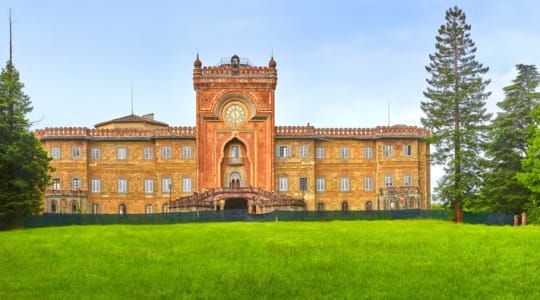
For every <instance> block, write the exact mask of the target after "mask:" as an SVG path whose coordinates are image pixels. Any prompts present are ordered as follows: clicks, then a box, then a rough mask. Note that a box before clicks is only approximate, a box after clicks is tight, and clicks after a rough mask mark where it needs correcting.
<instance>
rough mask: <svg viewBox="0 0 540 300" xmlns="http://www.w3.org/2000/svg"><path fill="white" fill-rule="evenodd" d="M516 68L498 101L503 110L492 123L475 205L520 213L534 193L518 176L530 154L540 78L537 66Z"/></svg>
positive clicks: (523, 65) (481, 208) (482, 208)
mask: <svg viewBox="0 0 540 300" xmlns="http://www.w3.org/2000/svg"><path fill="white" fill-rule="evenodd" d="M516 69H517V71H518V75H517V77H516V78H515V79H514V80H513V81H512V84H511V85H509V86H506V87H504V89H503V90H504V93H505V98H504V100H502V101H501V102H498V103H497V106H498V107H499V108H500V109H501V112H499V113H498V114H497V117H496V118H495V119H494V120H493V122H492V123H491V125H490V126H489V133H488V138H489V143H488V144H487V147H486V155H487V157H488V159H489V160H488V169H487V171H486V172H485V173H484V183H483V186H482V190H481V193H480V196H481V197H480V199H479V202H478V203H477V204H476V208H477V209H480V210H485V211H495V212H501V213H511V214H518V213H521V212H523V211H525V210H526V209H527V206H528V205H529V203H530V197H531V192H530V190H529V189H528V188H527V187H526V186H524V185H523V184H522V183H521V182H520V181H518V178H517V176H516V175H517V174H518V173H519V172H522V165H521V160H523V159H525V158H526V157H527V151H528V141H529V140H530V139H531V138H532V135H533V133H534V131H535V130H534V128H535V127H536V124H537V122H536V121H535V118H534V116H533V111H534V108H535V107H536V105H537V104H538V101H539V100H540V93H537V92H536V88H537V87H538V84H539V80H540V77H539V74H538V70H537V68H536V66H534V65H525V64H518V65H517V66H516Z"/></svg>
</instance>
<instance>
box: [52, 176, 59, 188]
mask: <svg viewBox="0 0 540 300" xmlns="http://www.w3.org/2000/svg"><path fill="white" fill-rule="evenodd" d="M52 182H53V184H52V189H53V190H59V189H60V178H53V180H52Z"/></svg>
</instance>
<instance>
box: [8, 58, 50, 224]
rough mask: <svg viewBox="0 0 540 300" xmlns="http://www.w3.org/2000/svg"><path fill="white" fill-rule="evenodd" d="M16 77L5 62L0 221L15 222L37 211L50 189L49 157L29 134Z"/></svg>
mask: <svg viewBox="0 0 540 300" xmlns="http://www.w3.org/2000/svg"><path fill="white" fill-rule="evenodd" d="M23 87H24V85H23V84H22V83H21V81H20V79H19V73H18V72H17V70H16V69H15V67H14V66H13V63H12V61H11V60H10V61H8V62H7V64H6V66H5V68H3V69H2V72H1V73H0V220H2V221H3V222H7V224H8V226H13V225H14V224H15V223H16V221H17V220H19V219H20V218H23V217H25V216H28V215H30V214H34V213H37V212H39V211H40V207H41V202H42V200H43V195H44V192H45V190H46V189H47V186H48V185H49V181H50V176H49V172H50V171H51V167H50V166H49V161H50V159H49V157H48V155H47V152H46V151H45V150H43V148H42V145H41V142H40V141H39V140H38V139H37V138H36V137H35V136H34V134H33V133H32V132H31V131H30V122H29V121H28V119H26V114H27V113H28V112H30V111H31V110H32V107H31V102H30V98H29V97H28V96H27V95H26V94H24V92H23Z"/></svg>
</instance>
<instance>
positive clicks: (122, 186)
mask: <svg viewBox="0 0 540 300" xmlns="http://www.w3.org/2000/svg"><path fill="white" fill-rule="evenodd" d="M117 185H118V186H117V191H118V193H127V191H128V187H127V179H124V178H122V179H118V181H117Z"/></svg>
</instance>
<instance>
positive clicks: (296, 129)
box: [275, 125, 316, 136]
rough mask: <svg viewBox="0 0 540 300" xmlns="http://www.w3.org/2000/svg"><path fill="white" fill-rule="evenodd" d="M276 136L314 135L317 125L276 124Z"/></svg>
mask: <svg viewBox="0 0 540 300" xmlns="http://www.w3.org/2000/svg"><path fill="white" fill-rule="evenodd" d="M275 134H276V136H280V135H284V136H314V135H315V134H316V133H315V127H313V126H309V125H308V126H276V132H275Z"/></svg>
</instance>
